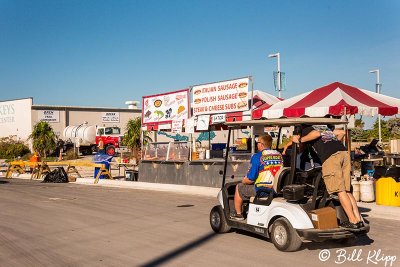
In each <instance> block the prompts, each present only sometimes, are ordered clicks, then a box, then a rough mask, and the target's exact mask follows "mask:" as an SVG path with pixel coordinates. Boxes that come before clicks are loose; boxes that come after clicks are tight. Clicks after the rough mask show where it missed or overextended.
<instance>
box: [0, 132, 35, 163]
mask: <svg viewBox="0 0 400 267" xmlns="http://www.w3.org/2000/svg"><path fill="white" fill-rule="evenodd" d="M29 153H30V150H29V148H28V146H27V145H26V144H25V143H24V142H23V141H21V140H17V139H16V138H15V137H14V136H10V137H3V138H0V158H2V159H14V158H16V157H18V156H20V157H24V156H27V154H29Z"/></svg>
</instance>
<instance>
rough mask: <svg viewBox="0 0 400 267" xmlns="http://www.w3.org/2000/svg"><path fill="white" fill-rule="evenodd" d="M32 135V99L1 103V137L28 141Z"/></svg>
mask: <svg viewBox="0 0 400 267" xmlns="http://www.w3.org/2000/svg"><path fill="white" fill-rule="evenodd" d="M31 133H32V98H26V99H19V100H11V101H2V102H0V137H8V136H10V135H15V136H17V137H18V138H21V139H23V140H26V139H27V138H28V136H29V135H30V134H31Z"/></svg>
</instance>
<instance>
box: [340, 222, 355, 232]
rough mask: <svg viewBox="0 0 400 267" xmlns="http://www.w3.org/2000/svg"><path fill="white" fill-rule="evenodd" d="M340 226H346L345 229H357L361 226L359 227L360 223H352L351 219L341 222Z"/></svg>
mask: <svg viewBox="0 0 400 267" xmlns="http://www.w3.org/2000/svg"><path fill="white" fill-rule="evenodd" d="M340 227H341V228H345V229H352V230H355V229H358V228H359V227H358V223H351V222H349V221H347V222H342V223H341V224H340Z"/></svg>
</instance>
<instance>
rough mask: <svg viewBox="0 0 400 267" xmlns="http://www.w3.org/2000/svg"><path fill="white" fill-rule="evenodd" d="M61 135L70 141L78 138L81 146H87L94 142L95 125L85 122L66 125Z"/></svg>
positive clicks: (73, 141) (75, 140) (74, 141)
mask: <svg viewBox="0 0 400 267" xmlns="http://www.w3.org/2000/svg"><path fill="white" fill-rule="evenodd" d="M63 137H64V140H70V141H71V142H72V143H76V142H77V141H78V140H79V142H80V145H81V146H89V145H92V144H95V143H96V126H93V125H87V124H81V125H71V126H67V127H66V128H65V129H64V131H63Z"/></svg>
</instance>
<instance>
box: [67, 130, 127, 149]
mask: <svg viewBox="0 0 400 267" xmlns="http://www.w3.org/2000/svg"><path fill="white" fill-rule="evenodd" d="M100 139H102V140H103V143H104V149H105V152H106V153H107V154H108V155H110V156H114V155H115V150H116V148H119V147H120V144H121V140H122V135H121V129H120V128H119V127H117V126H112V127H97V126H94V125H88V124H81V125H71V126H67V127H66V128H65V129H64V131H63V141H64V146H63V148H64V151H66V150H68V149H71V148H73V147H74V146H76V147H79V151H80V152H81V153H82V154H84V155H91V154H92V153H93V152H94V151H96V150H97V146H98V144H99V141H100Z"/></svg>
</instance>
